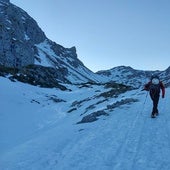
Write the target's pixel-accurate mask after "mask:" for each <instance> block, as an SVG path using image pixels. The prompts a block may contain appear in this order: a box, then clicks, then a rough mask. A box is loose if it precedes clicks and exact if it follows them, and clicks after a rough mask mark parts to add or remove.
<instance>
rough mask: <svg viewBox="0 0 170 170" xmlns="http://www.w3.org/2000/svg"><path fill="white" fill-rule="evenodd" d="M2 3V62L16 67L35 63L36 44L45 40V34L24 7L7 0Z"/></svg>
mask: <svg viewBox="0 0 170 170" xmlns="http://www.w3.org/2000/svg"><path fill="white" fill-rule="evenodd" d="M4 2H5V3H4ZM0 3H1V5H0V11H1V14H0V64H1V65H3V66H6V67H15V68H20V67H22V66H26V65H29V64H34V48H33V47H34V44H36V43H40V42H41V41H43V40H45V38H46V37H45V34H44V33H43V31H42V30H41V29H40V28H39V27H38V25H37V23H36V22H35V21H34V20H33V19H32V18H31V17H30V16H29V15H28V14H27V13H26V12H24V11H23V10H22V9H20V8H18V7H16V6H15V5H13V4H11V3H9V1H7V0H6V1H5V0H3V1H0Z"/></svg>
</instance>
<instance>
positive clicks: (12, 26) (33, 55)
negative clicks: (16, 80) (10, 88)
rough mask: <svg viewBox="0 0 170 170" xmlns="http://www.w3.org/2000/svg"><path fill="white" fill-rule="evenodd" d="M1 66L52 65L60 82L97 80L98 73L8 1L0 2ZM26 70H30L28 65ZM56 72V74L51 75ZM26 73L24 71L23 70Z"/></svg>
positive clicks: (74, 51) (74, 49)
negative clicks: (48, 36) (49, 37)
mask: <svg viewBox="0 0 170 170" xmlns="http://www.w3.org/2000/svg"><path fill="white" fill-rule="evenodd" d="M0 10H1V13H0V34H1V39H0V65H2V66H5V67H12V68H17V69H20V73H22V68H23V67H25V66H28V65H34V68H35V65H40V66H41V67H39V70H40V71H39V73H40V72H43V70H44V69H45V68H47V70H48V68H49V67H50V68H52V69H53V71H52V73H51V75H50V76H51V77H53V79H56V80H57V81H59V82H66V81H67V82H70V83H80V82H87V81H94V80H95V81H96V80H97V76H96V75H95V74H94V73H93V72H92V71H90V70H89V69H88V68H87V67H85V66H84V64H83V63H82V62H81V61H80V60H79V59H78V58H77V53H76V48H75V47H72V48H64V47H63V46H61V45H59V44H57V43H55V42H52V41H51V40H49V39H48V38H47V37H46V35H45V34H44V32H43V31H42V30H41V28H40V27H39V26H38V24H37V22H36V21H35V20H34V19H33V18H32V17H30V16H29V15H28V14H27V13H26V12H25V11H24V10H22V9H21V8H19V7H17V6H15V5H13V4H12V3H10V1H6V0H1V1H0ZM27 72H30V70H29V68H27ZM53 72H55V74H53ZM24 74H25V75H26V72H24Z"/></svg>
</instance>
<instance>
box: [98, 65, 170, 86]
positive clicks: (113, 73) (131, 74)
mask: <svg viewBox="0 0 170 170" xmlns="http://www.w3.org/2000/svg"><path fill="white" fill-rule="evenodd" d="M97 74H98V75H101V76H102V77H103V80H105V81H106V82H110V81H114V82H117V83H122V84H126V85H129V86H133V87H136V88H139V87H141V86H143V85H144V84H145V83H146V82H147V81H149V79H150V77H151V75H153V74H156V75H158V76H159V77H160V79H161V80H162V81H163V83H164V84H165V85H166V86H169V85H170V67H169V68H167V69H166V70H164V71H158V70H157V71H145V70H135V69H133V68H131V67H127V66H118V67H114V68H112V69H110V70H103V71H98V72H97Z"/></svg>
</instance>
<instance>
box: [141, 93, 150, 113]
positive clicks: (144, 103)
mask: <svg viewBox="0 0 170 170" xmlns="http://www.w3.org/2000/svg"><path fill="white" fill-rule="evenodd" d="M148 93H149V92H148V91H147V93H146V97H145V100H144V103H143V105H142V106H143V108H142V110H141V113H140V114H141V115H142V113H143V111H144V107H145V103H146V100H147V97H148Z"/></svg>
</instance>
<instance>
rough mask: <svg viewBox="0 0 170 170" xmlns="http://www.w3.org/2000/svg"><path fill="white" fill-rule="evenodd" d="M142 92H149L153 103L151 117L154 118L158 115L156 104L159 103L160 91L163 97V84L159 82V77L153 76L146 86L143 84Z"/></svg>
mask: <svg viewBox="0 0 170 170" xmlns="http://www.w3.org/2000/svg"><path fill="white" fill-rule="evenodd" d="M143 90H146V91H149V94H150V97H151V99H152V101H153V109H152V113H151V117H152V118H155V117H156V116H158V114H159V111H158V102H159V96H160V91H162V98H164V97H165V87H164V84H163V83H162V81H160V79H159V76H157V75H153V76H151V79H150V81H149V82H148V83H147V84H145V86H144V89H143Z"/></svg>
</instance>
